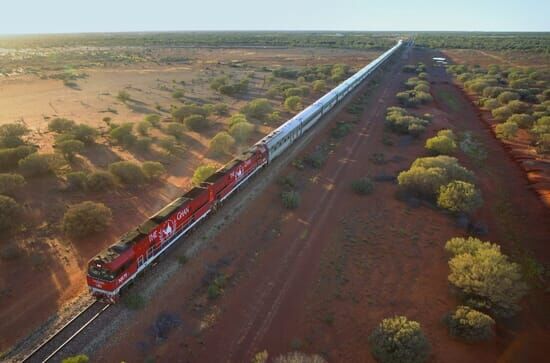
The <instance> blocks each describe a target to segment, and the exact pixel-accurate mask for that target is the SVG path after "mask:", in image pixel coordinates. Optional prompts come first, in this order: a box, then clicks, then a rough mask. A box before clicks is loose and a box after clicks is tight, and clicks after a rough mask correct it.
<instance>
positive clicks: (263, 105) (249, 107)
mask: <svg viewBox="0 0 550 363" xmlns="http://www.w3.org/2000/svg"><path fill="white" fill-rule="evenodd" d="M241 111H242V113H244V114H245V115H246V116H248V117H251V118H256V119H259V118H262V117H264V116H265V115H267V114H268V113H271V112H273V106H272V105H271V103H270V102H269V100H267V99H266V98H256V99H254V100H252V101H250V102H249V103H248V104H246V106H244V107H243V108H242V109H241Z"/></svg>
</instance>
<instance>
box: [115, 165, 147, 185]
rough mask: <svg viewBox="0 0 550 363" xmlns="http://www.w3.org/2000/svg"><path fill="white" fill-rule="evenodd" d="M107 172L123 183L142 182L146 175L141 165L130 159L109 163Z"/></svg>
mask: <svg viewBox="0 0 550 363" xmlns="http://www.w3.org/2000/svg"><path fill="white" fill-rule="evenodd" d="M109 172H111V174H113V175H114V176H115V177H116V178H117V179H118V180H119V181H120V182H121V183H123V184H143V183H144V182H145V179H146V176H145V173H144V172H143V170H142V169H141V167H140V166H139V165H138V164H136V163H134V162H131V161H118V162H115V163H112V164H110V165H109Z"/></svg>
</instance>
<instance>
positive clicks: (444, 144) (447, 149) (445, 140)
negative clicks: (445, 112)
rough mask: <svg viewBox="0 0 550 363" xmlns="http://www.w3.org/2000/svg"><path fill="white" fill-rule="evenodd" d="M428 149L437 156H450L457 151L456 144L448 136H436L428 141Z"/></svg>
mask: <svg viewBox="0 0 550 363" xmlns="http://www.w3.org/2000/svg"><path fill="white" fill-rule="evenodd" d="M425 147H426V149H427V150H428V151H430V152H431V153H433V154H436V155H441V154H443V155H449V154H453V153H454V152H455V151H456V142H455V141H454V140H453V139H452V138H450V137H447V136H443V135H441V136H439V135H438V136H435V137H431V138H429V139H428V140H426V146H425Z"/></svg>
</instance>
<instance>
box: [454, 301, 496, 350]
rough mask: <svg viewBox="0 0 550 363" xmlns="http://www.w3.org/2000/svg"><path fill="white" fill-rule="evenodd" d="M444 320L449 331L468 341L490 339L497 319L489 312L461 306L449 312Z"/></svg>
mask: <svg viewBox="0 0 550 363" xmlns="http://www.w3.org/2000/svg"><path fill="white" fill-rule="evenodd" d="M444 322H445V323H446V324H447V326H448V327H449V333H450V334H451V335H452V336H454V337H458V338H462V339H464V340H466V341H468V342H477V341H482V340H488V339H490V338H491V337H492V336H493V326H494V325H495V321H494V320H493V319H492V318H491V317H490V316H489V315H487V314H484V313H482V312H479V311H477V310H475V309H472V308H471V307H469V306H459V307H457V308H456V310H455V311H453V312H451V313H449V314H448V315H447V316H446V317H445V319H444Z"/></svg>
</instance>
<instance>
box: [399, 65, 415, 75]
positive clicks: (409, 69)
mask: <svg viewBox="0 0 550 363" xmlns="http://www.w3.org/2000/svg"><path fill="white" fill-rule="evenodd" d="M401 70H402V71H403V72H405V73H416V66H415V65H414V64H406V65H404V66H403V68H401Z"/></svg>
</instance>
